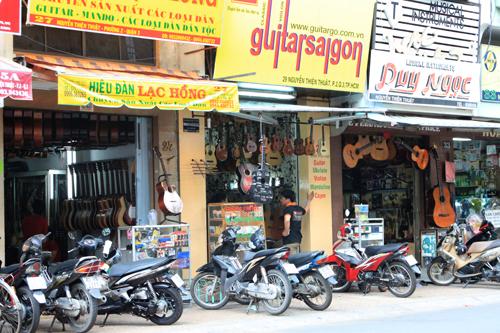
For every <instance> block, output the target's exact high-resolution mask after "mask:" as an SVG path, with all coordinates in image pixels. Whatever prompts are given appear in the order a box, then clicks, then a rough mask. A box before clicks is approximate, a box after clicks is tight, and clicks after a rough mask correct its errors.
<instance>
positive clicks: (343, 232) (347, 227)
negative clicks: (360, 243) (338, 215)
mask: <svg viewBox="0 0 500 333" xmlns="http://www.w3.org/2000/svg"><path fill="white" fill-rule="evenodd" d="M351 232H352V227H351V224H350V223H345V224H344V225H343V226H341V227H340V230H339V232H338V236H339V237H347V235H349V234H350V233H351Z"/></svg>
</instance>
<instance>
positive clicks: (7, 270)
mask: <svg viewBox="0 0 500 333" xmlns="http://www.w3.org/2000/svg"><path fill="white" fill-rule="evenodd" d="M18 268H19V264H13V265H9V266H7V267H2V268H0V274H12V273H14V272H15V271H17V269H18Z"/></svg>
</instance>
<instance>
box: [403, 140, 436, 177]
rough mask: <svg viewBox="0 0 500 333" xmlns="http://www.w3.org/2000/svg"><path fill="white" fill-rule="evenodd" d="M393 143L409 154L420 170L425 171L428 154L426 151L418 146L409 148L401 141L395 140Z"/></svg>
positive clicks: (427, 163)
mask: <svg viewBox="0 0 500 333" xmlns="http://www.w3.org/2000/svg"><path fill="white" fill-rule="evenodd" d="M395 142H396V143H397V144H398V145H400V146H401V147H403V148H405V149H406V150H408V151H409V152H410V153H411V160H412V161H413V162H415V164H416V165H417V167H418V168H419V169H420V170H425V169H427V166H428V165H429V152H428V151H427V149H423V148H420V147H419V146H418V145H414V146H413V147H410V146H409V145H408V144H406V143H405V142H404V141H403V140H401V139H397V140H395Z"/></svg>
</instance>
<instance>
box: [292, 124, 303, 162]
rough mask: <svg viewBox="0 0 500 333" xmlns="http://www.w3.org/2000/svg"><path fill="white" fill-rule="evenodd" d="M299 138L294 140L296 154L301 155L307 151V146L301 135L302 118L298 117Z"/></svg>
mask: <svg viewBox="0 0 500 333" xmlns="http://www.w3.org/2000/svg"><path fill="white" fill-rule="evenodd" d="M296 126H297V138H296V139H295V140H294V141H293V146H294V150H293V152H294V153H295V155H297V156H300V155H304V154H305V153H306V147H305V146H304V140H303V139H302V138H301V137H300V120H299V119H298V118H297V123H296Z"/></svg>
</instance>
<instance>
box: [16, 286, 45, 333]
mask: <svg viewBox="0 0 500 333" xmlns="http://www.w3.org/2000/svg"><path fill="white" fill-rule="evenodd" d="M17 297H18V298H19V301H20V302H21V304H22V305H23V308H24V310H23V313H24V316H23V321H22V324H21V333H34V332H36V329H37V328H38V324H39V323H40V304H38V302H37V300H36V299H35V297H34V296H33V293H32V292H31V290H29V289H28V288H26V287H21V288H19V289H17Z"/></svg>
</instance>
